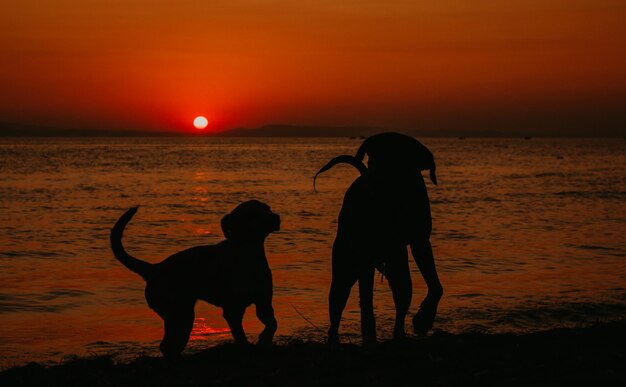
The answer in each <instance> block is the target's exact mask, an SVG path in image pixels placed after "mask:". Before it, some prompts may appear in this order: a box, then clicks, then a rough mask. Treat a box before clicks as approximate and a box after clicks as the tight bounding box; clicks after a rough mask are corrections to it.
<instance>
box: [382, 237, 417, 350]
mask: <svg viewBox="0 0 626 387" xmlns="http://www.w3.org/2000/svg"><path fill="white" fill-rule="evenodd" d="M386 275H387V280H389V287H391V292H392V294H393V301H394V303H395V305H396V322H395V326H394V329H393V338H394V339H403V338H404V337H405V330H404V319H405V318H406V314H407V312H408V311H409V307H410V306H411V298H412V297H413V285H412V282H411V273H410V271H409V256H408V253H407V250H406V246H398V248H397V249H395V250H394V251H389V258H388V259H387V265H386Z"/></svg>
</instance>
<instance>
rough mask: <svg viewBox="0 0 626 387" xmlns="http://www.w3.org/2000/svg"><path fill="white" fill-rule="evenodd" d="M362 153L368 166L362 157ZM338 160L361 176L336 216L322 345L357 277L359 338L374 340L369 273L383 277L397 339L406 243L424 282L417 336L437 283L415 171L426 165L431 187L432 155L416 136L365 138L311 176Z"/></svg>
mask: <svg viewBox="0 0 626 387" xmlns="http://www.w3.org/2000/svg"><path fill="white" fill-rule="evenodd" d="M365 155H367V156H368V166H367V167H366V166H365V164H363V158H364V157H365ZM339 163H348V164H350V165H353V166H354V167H356V168H357V169H358V170H359V171H360V173H361V176H360V177H358V178H357V179H356V180H355V181H354V182H353V183H352V185H351V186H350V188H348V191H347V192H346V194H345V197H344V201H343V206H342V208H341V211H340V213H339V220H338V228H337V236H336V238H335V242H334V244H333V250H332V283H331V287H330V294H329V312H330V329H329V331H328V342H329V343H330V344H335V343H338V342H339V323H340V322H341V315H342V313H343V310H344V308H345V306H346V302H347V300H348V297H349V295H350V291H351V289H352V286H353V285H354V284H355V283H356V282H357V280H358V282H359V297H360V306H361V334H362V337H363V342H364V343H365V344H370V343H374V342H376V323H375V319H374V307H373V301H372V299H373V285H374V272H375V268H378V269H379V270H380V271H381V272H382V273H383V274H384V275H385V276H386V277H387V279H388V281H389V286H390V287H391V290H392V293H393V299H394V303H395V306H396V320H395V326H394V338H403V337H404V336H405V329H404V320H405V317H406V314H407V312H408V309H409V306H410V304H411V297H412V284H411V275H410V272H409V266H408V253H407V245H409V246H410V247H411V253H412V255H413V258H414V259H415V262H416V263H417V266H418V268H419V270H420V272H421V274H422V277H423V278H424V280H425V282H426V284H427V286H428V294H427V296H426V297H425V298H424V300H423V301H422V303H421V305H420V309H419V311H418V312H417V313H416V314H415V316H414V317H413V328H414V330H415V332H416V333H417V334H420V335H423V334H426V333H427V332H428V330H429V329H430V328H432V325H433V322H434V319H435V315H436V313H437V306H438V304H439V300H440V299H441V297H442V295H443V287H442V286H441V283H440V281H439V277H438V275H437V270H436V267H435V261H434V256H433V251H432V247H431V245H430V234H431V230H432V220H431V214H430V202H429V199H428V193H427V191H426V185H425V183H424V179H423V177H422V175H421V173H420V171H422V170H425V169H428V170H430V178H431V181H432V182H433V183H434V184H437V176H436V173H435V161H434V157H433V155H432V153H431V152H430V151H429V150H428V149H427V148H426V147H425V146H424V145H422V144H421V143H420V142H419V141H417V140H416V139H414V138H412V137H409V136H405V135H402V134H399V133H381V134H378V135H374V136H371V137H369V138H367V139H366V140H365V141H364V142H363V144H362V145H361V147H360V148H359V150H358V151H357V153H356V156H349V155H342V156H338V157H336V158H334V159H332V160H331V161H329V162H328V163H327V164H326V165H325V166H324V167H322V168H321V169H320V170H319V171H318V172H317V174H316V175H315V178H314V183H313V184H314V186H315V179H316V178H317V176H318V175H319V174H320V173H322V172H325V171H327V170H329V169H330V168H332V167H333V166H334V165H336V164H339Z"/></svg>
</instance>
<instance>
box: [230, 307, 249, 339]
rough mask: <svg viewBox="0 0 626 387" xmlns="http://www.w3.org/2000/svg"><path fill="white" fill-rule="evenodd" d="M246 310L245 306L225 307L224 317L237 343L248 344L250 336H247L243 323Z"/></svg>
mask: <svg viewBox="0 0 626 387" xmlns="http://www.w3.org/2000/svg"><path fill="white" fill-rule="evenodd" d="M245 312H246V308H245V307H239V306H229V307H225V308H224V318H225V319H226V322H227V323H228V327H229V328H230V333H231V334H232V335H233V338H234V339H235V342H236V343H237V344H248V338H247V337H246V333H245V332H244V330H243V324H242V320H243V315H244V313H245Z"/></svg>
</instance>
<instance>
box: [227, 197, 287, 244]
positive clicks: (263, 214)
mask: <svg viewBox="0 0 626 387" xmlns="http://www.w3.org/2000/svg"><path fill="white" fill-rule="evenodd" d="M278 230H280V216H278V214H275V213H273V212H272V210H271V208H270V206H268V205H267V204H265V203H262V202H260V201H258V200H249V201H247V202H243V203H241V204H240V205H238V206H237V207H235V209H234V210H232V211H231V212H230V214H226V215H225V216H224V217H223V218H222V232H223V233H224V236H225V237H226V239H232V240H263V239H265V237H267V236H268V235H269V234H270V233H272V232H274V231H278Z"/></svg>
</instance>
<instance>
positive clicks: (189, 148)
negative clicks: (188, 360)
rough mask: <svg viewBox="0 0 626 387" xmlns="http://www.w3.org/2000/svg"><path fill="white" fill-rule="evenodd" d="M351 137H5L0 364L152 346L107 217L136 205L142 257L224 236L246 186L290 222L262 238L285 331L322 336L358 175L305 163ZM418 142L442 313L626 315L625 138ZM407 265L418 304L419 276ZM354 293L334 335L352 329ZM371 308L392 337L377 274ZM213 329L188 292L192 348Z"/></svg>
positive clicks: (249, 320)
mask: <svg viewBox="0 0 626 387" xmlns="http://www.w3.org/2000/svg"><path fill="white" fill-rule="evenodd" d="M360 142H361V141H360V140H350V139H308V138H307V139H297V138H294V139H198V138H184V139H153V138H149V139H147V138H141V139H2V140H0V230H1V232H0V247H1V249H0V366H2V367H6V366H10V365H13V364H23V363H25V362H27V361H30V360H36V361H43V362H57V361H59V360H60V359H62V358H63V357H64V356H67V355H68V354H78V355H88V354H91V353H118V354H121V355H122V356H123V355H131V356H132V355H135V354H139V353H149V354H154V353H156V347H157V345H158V342H159V341H160V338H161V334H162V327H161V320H160V319H159V318H158V317H157V316H156V314H154V313H153V312H152V311H150V310H149V308H148V307H147V306H146V304H145V301H144V298H143V282H142V280H141V279H140V278H139V277H138V276H136V275H135V274H133V273H131V272H129V271H128V270H127V269H125V268H124V267H123V266H122V265H121V264H120V263H118V262H117V261H116V260H115V259H114V258H113V256H112V254H111V251H110V248H109V241H108V232H109V229H110V227H111V226H112V225H113V223H114V222H115V220H116V219H117V218H118V216H119V215H121V214H122V213H123V212H124V210H125V209H127V208H128V207H130V206H133V205H136V204H141V208H140V211H139V213H138V214H137V216H136V217H135V219H134V220H133V221H132V222H131V224H130V225H129V227H128V228H127V231H126V234H125V239H124V241H125V245H126V248H127V249H128V250H129V251H130V252H131V253H132V254H134V255H135V256H137V257H140V258H143V259H145V260H148V261H150V262H157V261H160V260H162V259H164V258H165V257H167V256H168V255H170V254H172V253H174V252H176V251H179V250H181V249H184V248H187V247H190V246H194V245H201V244H210V243H216V242H218V241H220V240H221V239H222V235H221V231H220V228H219V221H220V218H221V216H223V215H224V214H225V213H227V212H228V211H230V210H231V209H232V208H233V207H234V206H235V205H236V204H238V203H240V202H241V201H244V200H248V199H252V198H256V199H259V200H262V201H264V202H266V203H268V204H270V205H271V206H272V208H273V210H274V211H276V212H278V213H279V214H280V215H281V216H282V220H283V222H282V230H281V231H280V232H279V233H276V234H272V235H271V236H270V237H269V238H268V240H267V243H266V249H267V254H268V258H269V262H270V266H271V267H272V269H273V273H274V283H275V301H274V302H275V309H276V312H277V317H278V320H279V331H278V334H279V335H282V336H284V337H287V338H288V337H293V336H296V337H300V336H307V337H310V336H313V337H319V338H320V339H321V338H322V337H323V334H322V333H320V332H319V330H318V329H321V330H325V329H326V328H327V291H328V287H329V283H330V250H331V245H332V241H333V238H334V234H335V230H336V226H337V224H336V217H337V214H338V212H339V209H340V206H341V201H342V197H343V194H344V192H345V190H346V188H347V187H348V186H349V184H350V183H351V181H352V180H353V179H354V178H355V177H356V176H357V172H356V171H355V170H354V169H352V168H351V167H348V166H340V167H336V168H335V169H333V171H331V172H328V173H326V174H325V175H322V177H321V178H320V179H319V180H318V190H319V192H318V193H314V192H313V189H312V176H313V174H314V173H315V171H316V170H317V169H318V168H319V167H320V166H321V165H323V164H324V163H325V162H326V161H327V160H328V159H329V158H331V157H333V156H335V155H339V154H342V153H349V154H353V153H354V152H355V150H356V149H357V148H358V146H359V144H360ZM423 142H424V143H425V144H426V145H427V146H428V147H430V149H431V150H432V151H433V152H434V154H435V156H436V158H437V162H438V169H437V172H438V177H439V181H440V183H439V186H437V187H435V186H432V185H431V184H430V183H429V193H430V196H431V201H432V212H433V220H434V233H433V236H432V242H433V245H434V251H435V256H436V259H437V264H438V267H439V272H440V276H441V278H442V282H443V284H444V287H445V289H446V294H445V297H444V299H443V301H442V303H441V308H440V313H439V316H438V318H437V321H436V326H435V328H437V329H443V330H447V331H451V332H463V331H476V330H478V331H487V332H503V331H506V332H524V331H532V330H538V329H545V328H550V327H554V326H571V325H581V324H588V323H590V322H594V321H596V320H611V319H617V318H625V317H626V237H625V236H624V235H626V141H624V140H621V139H593V140H591V139H533V140H530V141H528V140H523V139H467V140H459V139H431V138H426V139H423ZM411 268H412V270H413V287H414V298H413V304H412V308H411V311H412V312H413V313H414V312H415V311H416V309H417V306H418V305H419V302H420V301H421V299H422V297H423V296H424V295H425V286H424V284H423V282H422V280H421V277H420V276H419V273H418V272H417V270H416V267H415V264H414V263H411ZM213 275H215V274H214V273H207V281H211V277H212V276H213ZM356 293H357V292H356V290H355V291H354V292H353V295H352V296H351V300H350V303H349V305H348V308H347V309H346V313H345V315H344V316H345V323H344V325H343V329H342V332H344V333H346V334H347V335H346V336H345V337H344V341H347V340H351V341H353V342H358V332H359V328H358V327H359V325H358V317H359V312H358V300H357V297H356V296H357V294H356ZM375 307H376V314H377V321H378V325H379V336H380V337H382V338H388V337H390V336H391V329H392V320H393V302H392V298H391V294H390V292H389V290H388V284H387V282H386V281H385V282H380V278H377V282H376V285H375ZM305 318H306V319H305ZM307 320H308V321H307ZM407 321H410V320H407ZM245 326H246V329H247V332H248V334H249V336H256V334H257V333H258V332H259V331H260V330H261V325H260V324H259V323H258V322H257V321H256V319H255V318H254V313H253V312H252V310H251V311H249V312H248V314H247V316H246V320H245ZM224 340H230V335H229V332H228V330H227V326H226V323H225V321H224V320H223V319H222V317H221V315H220V311H219V310H218V309H217V308H215V307H212V306H208V305H206V304H198V306H197V318H196V323H195V327H194V331H193V334H192V341H191V342H190V345H189V348H190V349H189V350H191V351H193V350H195V349H199V348H204V347H206V346H209V345H212V344H214V343H215V342H219V341H224Z"/></svg>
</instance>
